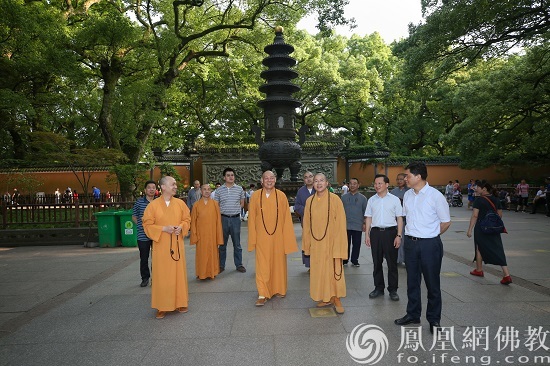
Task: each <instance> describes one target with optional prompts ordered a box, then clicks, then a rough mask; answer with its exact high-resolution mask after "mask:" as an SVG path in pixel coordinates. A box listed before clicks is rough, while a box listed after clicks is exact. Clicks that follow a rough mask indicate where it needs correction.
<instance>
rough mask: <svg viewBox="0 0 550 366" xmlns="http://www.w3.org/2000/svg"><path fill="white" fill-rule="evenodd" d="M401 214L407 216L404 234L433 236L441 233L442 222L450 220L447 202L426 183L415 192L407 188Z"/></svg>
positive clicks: (420, 236)
mask: <svg viewBox="0 0 550 366" xmlns="http://www.w3.org/2000/svg"><path fill="white" fill-rule="evenodd" d="M403 214H404V215H405V216H406V217H407V225H406V226H405V235H410V236H414V237H417V238H435V237H437V236H439V234H440V233H441V226H440V224H441V223H442V222H451V213H450V211H449V203H448V202H447V200H446V199H445V196H444V195H443V194H442V193H441V192H439V191H438V190H437V189H435V188H433V187H431V186H430V185H429V184H428V183H427V182H426V185H425V186H424V187H423V188H422V189H421V190H420V191H419V192H418V194H416V193H415V191H414V189H409V190H408V191H407V192H406V193H405V196H404V197H403Z"/></svg>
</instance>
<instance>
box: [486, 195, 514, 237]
mask: <svg viewBox="0 0 550 366" xmlns="http://www.w3.org/2000/svg"><path fill="white" fill-rule="evenodd" d="M483 198H485V199H486V200H487V201H489V203H490V204H491V206H492V207H493V210H494V211H492V212H488V213H487V215H485V217H484V218H483V219H481V221H479V226H480V228H481V232H482V233H484V234H502V233H505V234H507V233H508V231H506V228H505V227H504V222H503V221H502V218H501V217H500V216H499V215H498V214H497V208H496V207H495V204H494V203H493V202H492V201H491V200H490V199H489V198H487V197H483Z"/></svg>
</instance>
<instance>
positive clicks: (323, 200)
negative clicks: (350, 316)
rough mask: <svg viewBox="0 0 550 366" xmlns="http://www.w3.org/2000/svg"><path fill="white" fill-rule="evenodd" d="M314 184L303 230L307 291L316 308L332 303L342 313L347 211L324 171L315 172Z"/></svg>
mask: <svg viewBox="0 0 550 366" xmlns="http://www.w3.org/2000/svg"><path fill="white" fill-rule="evenodd" d="M313 187H314V188H315V194H314V195H313V196H311V197H309V198H308V199H307V201H306V205H305V210H304V219H303V224H304V231H303V233H302V247H303V250H304V253H305V254H306V255H310V259H311V275H310V280H309V284H310V285H309V286H310V288H309V293H310V296H311V298H312V299H313V300H314V301H318V304H317V306H318V307H322V306H329V305H334V307H335V310H336V312H337V313H338V314H342V313H344V307H343V306H342V303H341V301H340V298H341V297H345V296H346V279H345V277H344V269H343V268H344V267H343V265H342V261H343V260H346V259H348V239H347V230H346V213H345V211H344V205H343V204H342V200H341V199H340V198H339V197H338V196H337V195H335V194H334V193H330V192H329V191H328V190H327V187H328V180H327V177H326V176H325V175H324V174H323V173H318V174H316V175H315V178H314V180H313Z"/></svg>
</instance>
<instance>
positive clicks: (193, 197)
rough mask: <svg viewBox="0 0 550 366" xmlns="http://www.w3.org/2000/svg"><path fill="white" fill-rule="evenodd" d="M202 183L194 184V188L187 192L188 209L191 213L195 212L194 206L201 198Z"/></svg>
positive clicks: (196, 182) (195, 182)
mask: <svg viewBox="0 0 550 366" xmlns="http://www.w3.org/2000/svg"><path fill="white" fill-rule="evenodd" d="M201 192H202V189H201V182H199V181H198V180H196V181H194V182H193V187H191V189H190V190H189V192H187V207H188V208H189V211H193V205H194V204H195V202H197V201H198V200H199V199H200V198H201Z"/></svg>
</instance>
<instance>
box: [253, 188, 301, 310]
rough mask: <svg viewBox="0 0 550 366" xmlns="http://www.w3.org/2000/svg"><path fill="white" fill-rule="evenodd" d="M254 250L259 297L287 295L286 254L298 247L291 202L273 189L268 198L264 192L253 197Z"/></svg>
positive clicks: (261, 191)
mask: <svg viewBox="0 0 550 366" xmlns="http://www.w3.org/2000/svg"><path fill="white" fill-rule="evenodd" d="M277 201H278V203H277ZM262 213H263V220H262ZM264 224H265V226H264ZM271 233H273V235H269V234H271ZM253 250H256V287H257V288H258V295H259V296H264V297H266V298H268V299H269V298H271V297H272V296H273V295H275V294H280V295H286V291H287V260H286V255H287V254H289V253H293V252H297V251H298V244H297V243H296V236H295V235H294V225H293V223H292V216H291V215H290V209H289V205H288V200H287V198H286V195H285V194H284V193H283V192H281V191H279V190H278V189H273V190H272V191H271V194H270V195H269V197H267V196H266V194H265V191H264V190H263V189H261V190H258V191H256V192H254V194H253V195H252V196H251V197H250V204H249V206H248V251H249V252H251V251H253Z"/></svg>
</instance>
